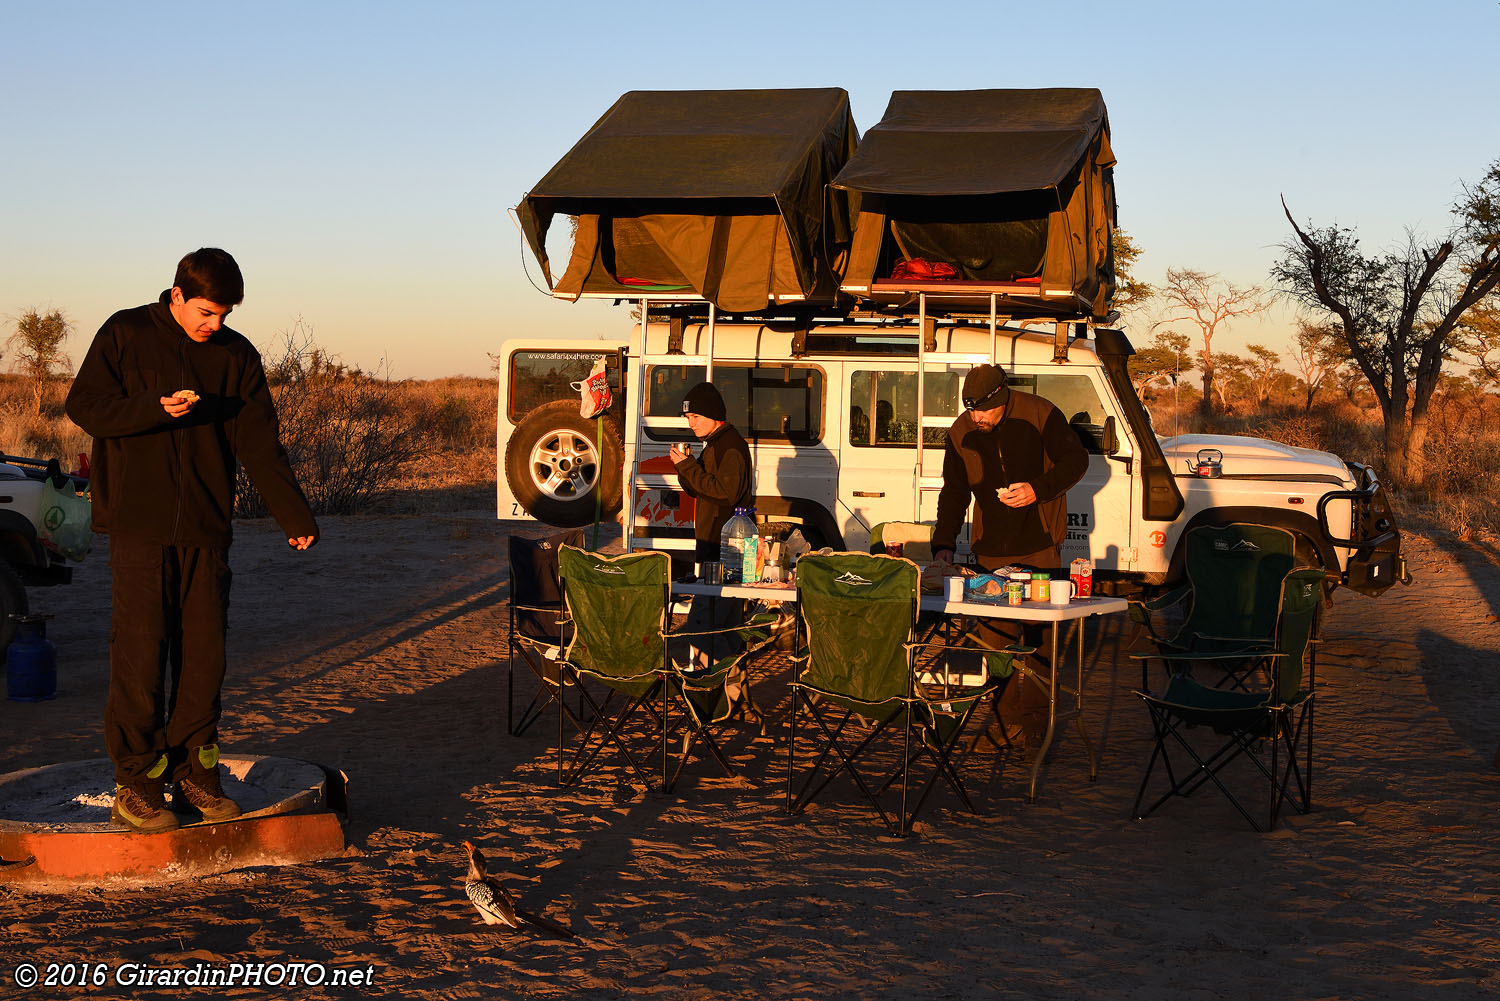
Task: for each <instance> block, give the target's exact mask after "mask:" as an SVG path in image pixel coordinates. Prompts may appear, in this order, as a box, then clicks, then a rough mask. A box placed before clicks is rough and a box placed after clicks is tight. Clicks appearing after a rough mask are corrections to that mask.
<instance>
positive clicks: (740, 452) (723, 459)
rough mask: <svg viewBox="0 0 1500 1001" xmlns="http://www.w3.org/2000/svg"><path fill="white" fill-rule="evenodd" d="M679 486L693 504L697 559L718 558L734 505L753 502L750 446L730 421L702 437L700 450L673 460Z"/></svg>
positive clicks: (753, 488) (746, 504)
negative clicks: (690, 456)
mask: <svg viewBox="0 0 1500 1001" xmlns="http://www.w3.org/2000/svg"><path fill="white" fill-rule="evenodd" d="M677 479H678V481H679V482H680V483H681V484H682V490H683V492H684V493H686V494H687V495H688V496H689V497H692V498H694V499H695V500H696V501H697V504H696V505H695V507H694V510H693V538H695V539H697V540H698V559H699V560H716V559H718V558H719V533H720V532H722V531H723V530H724V523H725V522H726V521H728V520H729V519H730V518H731V517H733V515H734V509H735V508H737V507H748V506H750V505H751V504H754V503H755V477H754V476H752V475H751V471H750V446H749V445H747V444H745V438H744V436H743V435H741V434H740V433H739V431H737V430H735V428H734V426H733V425H731V424H722V425H720V426H719V429H718V430H717V431H714V432H713V433H712V434H710V435H709V436H708V437H707V438H706V439H704V441H703V454H702V456H700V457H699V458H697V459H686V460H684V461H682V462H679V463H677Z"/></svg>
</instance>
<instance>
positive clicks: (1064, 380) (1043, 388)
mask: <svg viewBox="0 0 1500 1001" xmlns="http://www.w3.org/2000/svg"><path fill="white" fill-rule="evenodd" d="M1006 382H1007V383H1009V384H1010V385H1011V386H1013V387H1014V388H1016V389H1019V390H1021V391H1022V392H1026V393H1035V394H1036V395H1037V396H1040V397H1042V398H1043V399H1045V400H1047V401H1048V402H1049V403H1051V404H1052V405H1053V406H1054V407H1056V408H1057V409H1058V410H1061V411H1062V414H1063V416H1064V417H1066V418H1067V419H1068V426H1069V427H1071V428H1072V429H1073V432H1074V434H1076V435H1078V440H1079V441H1081V442H1083V447H1084V448H1086V449H1088V450H1089V452H1090V453H1091V454H1093V455H1102V454H1104V420H1105V417H1106V416H1108V414H1107V412H1106V411H1105V409H1104V404H1103V403H1102V402H1101V401H1100V399H1099V393H1098V391H1097V390H1095V388H1094V382H1093V380H1092V379H1090V378H1089V377H1088V376H1086V375H1012V376H1010V378H1008V379H1007V380H1006Z"/></svg>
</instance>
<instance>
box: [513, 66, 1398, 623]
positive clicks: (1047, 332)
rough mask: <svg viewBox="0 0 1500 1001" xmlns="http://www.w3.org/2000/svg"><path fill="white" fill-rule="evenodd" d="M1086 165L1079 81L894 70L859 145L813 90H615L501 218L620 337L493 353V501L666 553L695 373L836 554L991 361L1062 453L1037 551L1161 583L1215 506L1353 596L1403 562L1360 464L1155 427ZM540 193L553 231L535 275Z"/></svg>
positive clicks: (900, 481) (784, 502)
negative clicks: (996, 86) (606, 522)
mask: <svg viewBox="0 0 1500 1001" xmlns="http://www.w3.org/2000/svg"><path fill="white" fill-rule="evenodd" d="M726 123H729V124H726ZM627 153H628V154H630V155H634V156H636V157H637V159H635V160H632V161H631V169H630V170H628V171H622V167H621V161H620V157H621V156H624V155H627ZM1113 164H1114V157H1113V153H1112V151H1111V148H1110V145H1109V131H1108V121H1107V118H1106V116H1105V112H1104V104H1103V99H1102V98H1101V97H1100V95H1099V93H1098V92H1097V91H1094V90H1040V91H1038V90H995V91H964V92H957V93H942V92H925V91H924V92H911V91H907V92H897V93H896V94H895V95H893V96H892V99H891V104H890V107H889V108H888V109H887V112H886V117H885V119H883V120H882V122H881V123H880V124H879V125H877V126H875V127H874V128H872V129H871V130H870V131H869V132H868V133H867V134H866V135H865V137H864V139H863V141H858V140H857V132H856V130H855V129H854V126H853V122H852V119H850V117H849V113H848V99H847V95H846V94H845V93H844V92H843V91H841V90H790V91H705V92H657V93H641V92H636V93H632V94H627V95H625V96H624V97H622V98H621V99H620V101H619V102H617V103H616V104H615V106H614V107H612V108H611V109H610V110H609V112H607V113H606V114H605V115H604V117H603V118H601V119H600V121H599V122H598V123H597V124H596V125H595V126H594V128H593V129H591V130H590V131H589V133H588V134H587V135H586V136H585V137H584V138H583V139H582V140H580V141H579V143H578V144H577V145H575V146H574V148H573V149H572V150H571V151H570V152H569V153H568V154H567V155H566V156H565V157H564V158H563V159H562V160H561V161H559V163H558V164H557V165H556V166H555V167H554V168H553V169H552V171H551V172H549V173H548V175H547V176H546V177H545V178H543V179H542V181H541V182H539V183H538V185H537V186H536V187H535V188H533V189H532V191H530V192H528V193H527V195H526V197H525V199H523V202H522V204H521V206H520V207H519V208H518V211H517V215H518V218H519V221H520V224H521V229H522V232H523V234H524V236H525V238H526V240H527V242H528V244H529V245H530V248H531V250H532V252H533V254H534V255H535V256H536V259H537V261H538V263H539V264H540V265H541V268H542V273H543V275H544V276H545V278H546V280H547V283H548V287H549V288H550V289H551V291H552V294H553V295H554V296H555V297H557V298H564V299H575V300H576V299H578V298H581V297H594V298H609V299H614V300H615V301H617V302H620V303H628V304H630V305H632V306H634V307H635V313H634V315H635V318H636V319H635V322H634V323H633V325H632V327H631V332H630V335H629V340H628V342H627V341H626V340H624V339H623V338H622V339H621V340H620V341H618V342H606V341H596V342H578V341H572V342H567V341H559V340H556V339H547V338H529V339H514V340H509V341H507V342H505V344H504V345H503V346H502V349H501V355H500V357H501V361H500V369H499V374H500V380H499V381H500V391H499V414H498V418H499V420H498V445H499V448H498V464H499V469H498V470H497V477H496V479H497V491H498V510H497V514H498V516H499V517H501V518H527V517H529V518H536V519H537V520H539V521H542V522H546V523H549V524H553V525H559V526H577V525H583V524H588V523H589V522H591V521H592V520H593V519H594V518H595V516H596V510H597V511H599V512H601V513H602V515H603V516H604V517H611V516H613V515H614V514H615V513H616V512H618V511H620V510H622V509H623V511H624V512H625V514H624V517H623V522H624V525H625V530H626V541H627V545H629V546H631V547H641V546H647V547H652V548H660V549H669V550H678V551H681V552H683V553H686V552H688V551H690V550H691V549H692V523H693V518H692V500H691V498H689V497H687V496H685V495H684V494H682V493H681V492H680V490H679V489H678V483H677V480H676V477H675V475H674V473H673V467H672V464H671V462H670V461H669V460H668V458H667V452H668V449H669V448H670V446H671V445H672V444H673V443H674V442H679V441H691V440H692V435H691V434H690V432H689V431H688V428H687V424H686V421H685V419H684V418H683V417H682V414H681V401H682V397H683V395H684V394H685V393H686V391H687V390H688V389H689V388H690V387H692V386H693V385H694V384H696V383H698V382H701V381H704V380H708V381H711V382H713V383H714V385H715V386H717V387H718V388H719V390H720V392H721V393H722V394H723V396H724V399H725V404H726V407H727V409H728V416H729V420H730V422H731V423H732V424H734V425H735V427H737V428H738V429H739V430H740V432H741V433H743V434H744V436H745V439H746V441H747V442H748V443H749V446H750V451H751V456H752V458H753V460H754V467H755V491H756V498H757V499H756V509H757V517H758V518H759V519H760V520H761V521H762V522H771V523H776V524H778V525H796V526H798V527H799V528H800V530H801V531H802V533H803V535H804V536H806V537H807V540H808V541H809V542H810V543H811V544H812V545H813V546H815V547H818V546H823V545H829V546H833V547H835V548H841V549H855V550H863V549H865V548H866V547H867V546H868V542H869V539H870V535H871V531H872V530H873V529H874V527H875V526H876V525H878V524H880V523H882V522H887V521H924V522H931V521H933V520H934V519H935V518H936V514H937V496H938V491H939V490H940V489H941V486H942V479H941V469H942V458H943V441H944V438H945V435H946V431H947V428H948V426H949V425H950V424H951V423H952V422H953V420H954V419H955V418H956V417H957V416H958V415H959V413H960V412H961V409H960V408H961V404H960V401H959V387H960V386H961V385H962V381H963V377H964V375H965V373H967V372H968V370H969V369H970V368H971V367H973V366H974V365H977V364H980V363H983V362H995V363H998V364H999V365H1001V366H1002V367H1004V369H1005V370H1006V372H1007V373H1008V374H1009V379H1010V384H1011V385H1012V386H1014V387H1016V388H1018V389H1021V390H1024V391H1026V392H1031V393H1035V394H1037V395H1039V396H1042V397H1045V398H1046V399H1048V400H1050V401H1051V402H1052V403H1053V404H1054V405H1055V406H1057V408H1058V409H1059V410H1061V411H1062V413H1063V414H1064V415H1065V416H1066V417H1068V419H1069V423H1070V424H1071V425H1072V427H1073V429H1074V430H1075V432H1076V433H1077V434H1078V436H1079V438H1080V440H1081V441H1082V442H1083V444H1084V446H1085V447H1086V448H1087V450H1088V452H1089V468H1088V472H1087V473H1086V475H1085V476H1084V478H1083V479H1082V480H1081V481H1080V482H1079V483H1078V484H1077V485H1076V486H1075V487H1074V488H1073V489H1072V490H1070V491H1069V492H1068V521H1069V530H1068V537H1067V540H1066V542H1065V544H1064V546H1063V555H1064V558H1065V559H1068V560H1071V559H1073V558H1076V557H1079V556H1086V557H1088V558H1090V559H1091V560H1093V562H1094V565H1095V567H1096V573H1097V577H1098V580H1099V586H1100V588H1101V590H1104V591H1106V592H1114V593H1133V592H1137V591H1140V590H1142V589H1145V588H1150V587H1153V586H1159V585H1162V584H1168V583H1171V582H1173V581H1175V579H1177V578H1178V577H1179V576H1180V574H1181V572H1182V546H1181V543H1182V539H1183V534H1184V533H1185V532H1186V531H1187V530H1188V529H1190V528H1192V527H1195V526H1197V525H1201V524H1215V523H1225V522H1233V521H1248V522H1254V523H1258V524H1265V525H1275V526H1281V527H1285V528H1287V529H1289V530H1290V531H1291V532H1292V533H1293V534H1294V535H1295V536H1296V538H1297V539H1298V546H1299V550H1300V553H1299V555H1300V557H1301V558H1302V559H1303V560H1305V561H1306V562H1308V563H1311V564H1316V565H1321V566H1323V567H1324V568H1325V569H1326V570H1327V571H1328V573H1329V578H1330V580H1331V581H1337V582H1338V583H1340V584H1342V585H1344V586H1346V587H1349V588H1352V589H1354V590H1356V591H1360V592H1362V593H1366V594H1378V593H1380V592H1381V591H1384V590H1385V589H1386V588H1388V587H1390V586H1391V585H1392V584H1393V583H1394V582H1395V581H1396V580H1398V579H1402V578H1404V577H1405V568H1404V564H1403V562H1402V558H1401V553H1400V541H1401V540H1400V533H1399V532H1398V530H1397V528H1396V526H1395V522H1394V517H1393V514H1392V512H1391V509H1390V505H1389V503H1388V502H1387V499H1386V496H1385V494H1384V492H1383V491H1382V489H1381V487H1380V485H1379V484H1378V483H1377V482H1376V479H1375V476H1374V474H1373V473H1372V472H1371V470H1370V469H1369V468H1367V467H1365V466H1361V465H1358V464H1356V463H1347V462H1344V461H1343V460H1341V459H1339V458H1337V457H1336V456H1334V455H1331V454H1329V453H1326V452H1319V451H1314V450H1310V449H1302V448H1293V447H1290V446H1286V445H1280V444H1277V443H1274V442H1270V441H1263V440H1260V439H1256V438H1246V437H1227V436H1208V435H1183V436H1179V437H1175V438H1167V439H1160V438H1158V437H1157V435H1156V433H1155V432H1154V430H1153V429H1152V427H1151V423H1150V418H1149V416H1148V415H1147V413H1146V411H1145V409H1144V408H1143V407H1142V405H1141V403H1140V401H1139V399H1138V398H1137V397H1136V395H1135V393H1134V391H1133V389H1132V386H1131V382H1130V379H1129V377H1128V375H1127V372H1126V362H1127V359H1128V357H1129V356H1130V355H1131V353H1132V348H1131V345H1130V343H1129V341H1128V339H1127V338H1126V336H1125V335H1124V334H1123V333H1122V332H1120V331H1119V330H1116V329H1113V328H1112V327H1111V324H1112V322H1113V321H1114V320H1115V318H1116V314H1114V313H1113V312H1112V311H1111V310H1110V308H1109V303H1110V298H1111V295H1112V293H1113V288H1114V272H1113V256H1112V245H1113V244H1112V233H1113V227H1114V185H1113V173H1112V167H1113ZM557 215H566V216H569V217H570V218H571V219H572V220H574V223H575V225H574V226H573V227H572V248H571V252H570V255H569V263H568V266H567V270H566V272H565V273H564V274H563V275H562V276H561V278H559V279H557V280H556V281H554V280H553V277H552V273H551V269H550V264H549V259H548V254H547V234H548V228H549V224H550V222H551V220H552V219H553V218H554V217H555V216H557ZM600 357H604V358H605V359H606V361H607V363H608V366H609V367H608V371H609V377H610V383H611V386H612V387H613V389H614V392H615V403H614V406H613V408H612V410H611V411H610V412H609V413H608V414H606V415H605V416H604V417H603V418H602V419H598V420H593V419H591V420H585V419H583V418H582V417H581V416H580V413H579V404H578V399H579V398H578V393H577V391H576V390H575V389H573V388H572V387H573V386H574V384H576V383H578V382H579V381H580V380H582V379H584V378H585V377H586V376H587V375H588V373H589V371H590V369H591V368H592V366H593V364H594V362H595V361H596V359H598V358H600ZM959 545H960V553H959V555H960V558H963V557H965V556H966V555H967V539H966V538H963V537H961V538H960V542H959Z"/></svg>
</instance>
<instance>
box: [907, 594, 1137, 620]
mask: <svg viewBox="0 0 1500 1001" xmlns="http://www.w3.org/2000/svg"><path fill="white" fill-rule="evenodd" d="M1129 607H1130V602H1128V601H1126V600H1125V599H1124V598H1105V597H1102V596H1100V597H1094V598H1074V599H1073V600H1072V601H1070V602H1068V603H1067V604H1066V605H1054V604H1051V603H1050V602H1046V601H1024V602H1022V603H1021V604H1019V605H1011V604H1007V603H1006V602H1003V601H1000V602H989V601H949V600H948V599H947V598H945V597H944V596H943V595H941V594H924V595H922V611H924V612H942V613H943V614H945V615H974V616H978V617H980V618H986V619H1011V620H1014V621H1016V622H1070V621H1072V620H1073V619H1085V618H1088V617H1089V616H1090V615H1108V614H1110V613H1113V612H1123V611H1125V610H1126V609H1128V608H1129Z"/></svg>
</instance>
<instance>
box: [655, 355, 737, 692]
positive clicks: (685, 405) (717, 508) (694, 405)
mask: <svg viewBox="0 0 1500 1001" xmlns="http://www.w3.org/2000/svg"><path fill="white" fill-rule="evenodd" d="M682 414H683V416H684V417H686V418H687V422H688V430H690V431H692V432H693V435H694V436H695V437H697V438H699V439H701V440H702V442H703V454H702V456H700V457H698V458H694V457H693V452H692V449H690V448H689V447H688V446H687V445H686V444H685V443H681V442H679V443H678V444H675V445H673V446H672V451H671V453H670V455H671V458H672V465H673V466H675V467H676V470H677V479H678V481H679V482H680V483H681V484H682V492H683V493H685V494H687V495H688V496H689V497H692V498H693V499H694V500H695V501H696V502H697V503H696V507H695V509H694V513H693V538H694V539H696V540H697V555H696V556H695V559H696V560H697V561H698V562H699V563H702V562H704V561H708V560H717V559H719V533H720V532H721V531H723V529H724V523H725V522H727V521H728V520H729V519H730V518H731V517H732V516H733V515H734V509H735V508H737V507H749V506H750V505H751V504H753V503H755V483H754V476H753V475H752V474H751V467H750V446H749V445H747V444H745V439H744V436H743V435H741V434H740V433H739V432H738V431H737V430H735V428H734V426H733V425H732V424H729V423H728V422H727V421H726V419H725V418H726V416H727V415H726V413H725V410H724V397H722V396H721V395H719V391H718V390H717V389H715V388H714V387H713V385H712V384H711V383H707V382H700V383H698V385H696V386H694V387H693V388H692V389H690V390H688V392H687V395H686V396H684V397H683V399H682ZM709 605H713V606H715V607H714V612H715V614H713V615H712V616H711V615H710V614H709V610H708V608H707V607H706V606H709ZM743 613H744V602H743V601H740V600H738V599H729V598H720V599H719V600H718V601H716V602H708V601H700V600H694V601H693V602H692V610H691V612H690V613H689V615H688V620H687V622H686V623H685V624H684V625H683V627H682V628H683V630H684V631H686V632H703V631H706V630H709V629H713V628H715V627H716V626H723V625H730V624H732V623H736V622H739V621H741V618H742V616H743ZM693 647H694V649H693V651H692V652H691V653H690V654H689V656H690V657H691V658H693V659H696V660H698V661H699V662H700V663H704V662H705V661H707V660H711V658H709V657H708V655H707V654H706V653H704V652H703V651H698V650H696V644H694V645H693Z"/></svg>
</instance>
